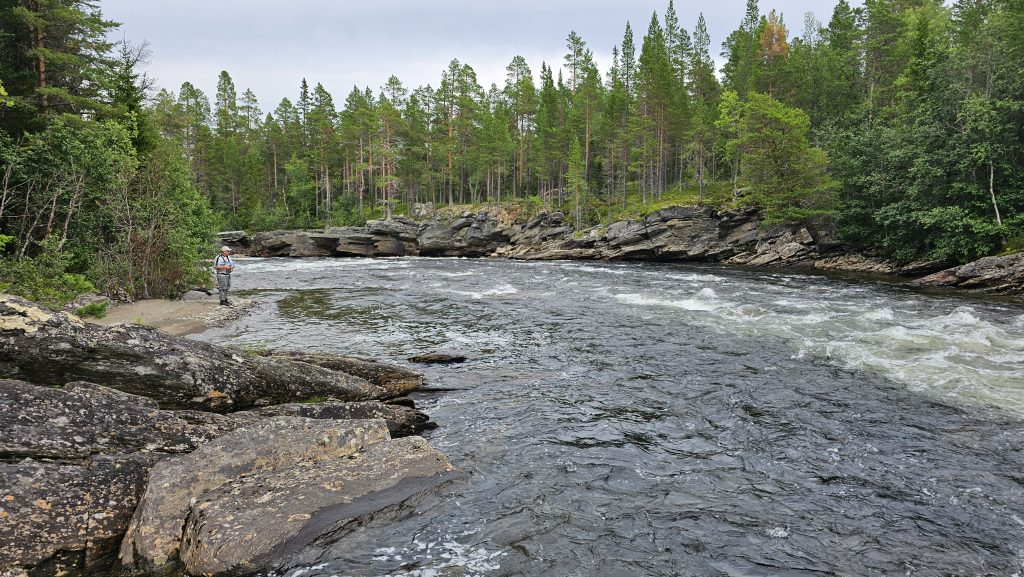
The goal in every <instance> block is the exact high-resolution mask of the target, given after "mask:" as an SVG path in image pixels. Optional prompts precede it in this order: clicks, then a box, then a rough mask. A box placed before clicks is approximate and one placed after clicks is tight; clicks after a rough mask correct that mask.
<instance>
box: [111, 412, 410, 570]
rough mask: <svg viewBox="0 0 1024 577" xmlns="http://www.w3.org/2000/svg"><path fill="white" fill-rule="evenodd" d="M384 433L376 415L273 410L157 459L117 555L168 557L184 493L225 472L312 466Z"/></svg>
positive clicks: (183, 511)
mask: <svg viewBox="0 0 1024 577" xmlns="http://www.w3.org/2000/svg"><path fill="white" fill-rule="evenodd" d="M389 438H390V437H389V436H388V430H387V426H386V425H385V423H384V422H383V421H354V422H353V421H350V422H334V421H321V420H314V419H305V418H301V417H274V418H271V419H269V420H266V421H263V422H260V423H257V424H255V425H252V426H251V427H246V428H244V429H239V430H237V431H233V432H231V433H228V434H226V435H224V436H222V437H220V438H218V439H216V440H214V441H211V442H209V443H207V444H205V445H203V446H202V447H200V448H199V449H197V450H196V451H194V452H192V453H189V454H187V455H181V456H179V457H176V458H169V459H165V460H163V461H161V462H159V463H157V464H156V466H154V467H153V469H152V471H150V474H149V488H148V489H147V490H146V494H145V496H144V497H143V499H142V502H141V503H140V504H139V507H138V509H137V510H136V511H135V515H134V516H133V517H132V521H131V525H130V526H129V527H128V531H127V534H126V535H125V537H124V540H123V541H122V543H121V554H120V558H121V562H122V563H123V564H124V565H126V566H129V567H132V568H135V569H142V570H157V569H161V568H165V567H167V566H168V565H170V564H173V563H175V562H176V561H177V553H178V550H179V548H180V546H181V538H182V526H183V524H184V522H185V518H186V516H187V514H188V512H189V507H190V504H191V503H192V501H193V500H194V499H197V498H199V497H200V496H202V495H203V494H205V493H207V492H209V491H212V490H214V489H217V488H218V487H220V486H222V485H224V484H225V483H227V482H228V481H230V480H232V479H235V478H237V477H239V476H241V475H246V474H252V473H254V472H258V471H267V470H274V469H282V468H288V467H290V466H292V465H295V464H298V463H305V464H306V465H308V466H312V465H314V464H316V463H318V462H320V461H325V460H330V459H336V458H339V457H345V456H348V455H352V454H354V453H356V452H358V451H359V450H360V449H362V448H363V447H364V446H365V445H368V444H372V443H376V442H380V441H383V440H386V439H389ZM253 529H256V528H255V527H254V528H253Z"/></svg>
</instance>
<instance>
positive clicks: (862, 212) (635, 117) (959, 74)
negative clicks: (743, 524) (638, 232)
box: [0, 0, 1024, 303]
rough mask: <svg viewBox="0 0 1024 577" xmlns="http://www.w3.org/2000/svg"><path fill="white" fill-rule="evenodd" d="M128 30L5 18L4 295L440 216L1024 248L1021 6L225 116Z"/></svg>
mask: <svg viewBox="0 0 1024 577" xmlns="http://www.w3.org/2000/svg"><path fill="white" fill-rule="evenodd" d="M118 26H119V24H118V23H115V22H111V21H108V20H105V19H104V17H103V15H102V13H101V10H100V7H99V4H98V3H97V2H94V1H91V0H0V30H2V35H0V82H2V84H0V158H2V159H3V160H2V165H0V171H2V172H0V178H2V181H0V187H2V198H0V245H2V246H3V251H4V254H3V257H2V259H0V290H4V291H7V292H15V293H18V294H22V295H24V296H27V297H29V298H34V299H36V300H41V301H43V302H47V303H63V302H67V301H68V300H70V299H71V298H73V295H74V294H77V293H79V292H83V291H84V290H89V289H93V288H95V289H98V290H100V291H101V292H103V293H105V294H108V295H111V296H115V297H124V298H136V297H148V296H153V297H161V296H173V295H175V294H177V293H180V292H181V291H182V290H185V289H186V288H187V287H190V286H195V285H196V284H197V283H199V284H202V283H203V282H204V280H205V279H204V277H205V276H206V275H207V272H206V271H205V270H204V269H203V268H202V267H199V266H197V263H198V262H199V261H200V260H201V259H202V258H203V257H204V256H208V255H207V254H205V253H207V252H208V251H209V250H210V247H211V242H212V238H213V233H214V232H215V231H216V230H218V229H220V230H224V229H245V230H248V231H261V230H272V229H279V228H316V227H323V226H337V225H358V224H362V223H364V222H365V221H366V220H368V219H373V218H380V217H382V216H383V215H389V214H409V213H410V211H411V210H412V208H413V206H414V205H416V204H418V203H432V204H433V205H434V206H435V207H438V208H440V207H443V206H466V205H474V206H487V207H493V208H495V209H505V210H510V211H522V210H533V211H537V210H543V209H547V210H561V211H563V212H564V213H565V214H566V215H567V220H568V221H569V222H571V223H573V224H574V225H575V226H576V228H577V229H581V228H584V227H588V226H594V225H598V224H602V223H610V222H612V221H615V220H621V219H624V218H633V217H636V216H639V215H643V214H645V213H647V212H650V211H653V210H656V209H658V208H661V207H664V206H668V205H673V204H674V205H698V204H699V205H710V206H713V207H715V208H719V209H724V208H732V207H737V206H755V207H757V208H758V209H759V210H760V211H761V215H762V220H763V222H766V223H800V222H808V223H811V222H813V223H814V224H815V226H818V227H827V228H829V229H830V230H832V231H834V233H835V234H836V235H838V237H839V238H841V239H842V241H843V242H844V244H845V245H846V246H848V247H849V248H850V249H851V250H859V251H864V252H869V253H873V254H878V255H881V256H884V257H887V258H891V259H894V260H897V261H912V260H917V259H929V260H938V261H948V262H966V261H968V260H971V259H974V258H977V257H980V256H985V255H990V254H997V253H1000V252H1003V251H1013V250H1021V249H1022V248H1024V168H1022V167H1024V0H955V1H953V2H952V3H945V2H942V1H941V0H865V1H864V3H863V5H862V6H856V7H854V6H851V5H850V4H849V3H847V1H846V0H840V1H839V2H838V4H836V5H835V7H834V9H833V10H832V13H831V14H830V15H828V20H827V21H824V20H821V21H819V20H818V19H817V18H816V17H815V15H813V14H810V13H808V14H807V15H804V16H803V18H802V22H801V23H800V31H799V32H795V31H793V30H791V28H790V24H787V22H786V21H785V19H784V18H783V15H782V14H780V13H778V12H777V11H775V10H768V11H767V12H765V11H763V10H762V9H761V7H760V6H759V5H758V2H757V0H748V2H747V5H746V12H745V16H744V18H743V19H742V21H741V22H739V23H738V26H737V27H736V29H735V30H734V31H733V32H732V33H731V34H729V35H728V37H727V38H726V40H725V41H724V42H723V43H722V45H721V46H720V47H713V46H712V43H711V40H710V37H709V35H708V32H707V27H706V23H705V21H704V18H703V16H700V17H698V18H697V21H696V22H690V23H684V22H680V21H679V17H678V15H677V12H676V10H675V7H674V5H673V3H672V1H671V0H669V2H668V4H667V6H666V9H665V10H664V12H663V14H661V15H659V14H657V13H655V14H652V16H651V18H650V20H649V22H648V23H647V26H646V30H643V29H639V28H638V29H637V30H636V31H634V29H633V27H632V26H631V25H630V23H624V28H623V35H622V41H621V43H620V44H619V45H617V46H615V47H614V48H613V60H612V63H611V65H610V66H608V67H607V69H606V70H600V69H599V68H598V65H597V63H596V61H595V58H594V56H593V52H592V49H591V48H590V47H589V46H588V44H587V42H586V41H585V40H584V39H583V38H581V37H580V36H579V35H578V34H576V33H575V32H571V31H570V32H569V33H568V36H567V39H566V44H565V56H564V58H563V60H562V61H561V62H550V63H547V62H541V63H539V68H535V67H536V65H537V63H533V64H532V65H531V63H528V62H527V61H526V59H524V58H523V57H521V56H512V57H511V58H510V62H509V64H508V66H507V68H506V75H505V78H506V79H505V82H504V85H503V86H498V85H495V84H492V85H491V86H489V87H483V86H481V85H480V84H479V82H478V81H477V75H476V72H475V71H474V70H473V68H472V67H471V66H470V65H469V64H467V63H465V62H462V61H460V60H458V59H453V60H451V62H450V63H449V65H448V66H447V67H446V68H445V69H443V70H439V71H438V73H439V77H438V80H437V85H436V87H435V86H431V85H426V86H418V87H408V86H405V85H404V84H403V83H402V81H401V80H400V79H399V78H397V77H395V76H391V77H390V78H387V79H386V80H384V79H382V81H383V85H382V86H380V87H379V88H376V89H375V88H372V87H353V88H352V89H351V91H350V92H349V93H348V94H345V95H344V97H343V100H340V99H339V100H336V99H335V97H334V96H333V95H332V94H330V93H329V92H328V91H327V90H326V89H325V88H324V86H323V85H322V84H320V83H316V82H315V79H312V80H313V82H312V83H311V82H307V81H306V80H303V81H302V83H301V85H300V86H297V87H296V94H295V97H294V99H288V98H285V99H282V100H281V102H280V103H279V104H278V105H277V106H276V107H275V108H274V109H273V110H268V111H264V110H261V109H260V105H259V102H258V99H257V96H256V95H255V94H254V93H253V92H252V91H251V90H244V91H241V94H239V92H240V91H239V89H238V88H237V87H236V86H235V84H234V82H233V80H232V78H231V75H230V73H229V72H228V71H223V72H221V73H220V76H219V78H218V81H217V89H216V94H213V95H212V98H211V96H208V95H206V94H204V93H203V92H202V91H200V90H198V89H197V88H196V87H195V86H194V85H193V84H192V83H190V82H185V83H184V84H182V86H180V87H179V88H178V89H177V91H171V90H168V89H166V88H160V89H157V87H154V86H153V85H152V82H151V81H150V79H149V78H148V76H147V74H146V71H145V66H146V64H147V62H148V61H149V59H150V58H159V55H152V54H150V51H149V49H148V47H147V46H146V45H145V44H143V45H131V44H129V43H126V42H119V43H118V42H112V41H110V40H109V38H110V36H111V32H112V31H113V30H116V29H117V28H118ZM716 51H717V52H718V58H717V59H716V58H715V57H713V52H716ZM342 56H343V55H342ZM343 61H344V59H343V58H340V59H339V62H343ZM716 62H719V63H721V66H717V65H716ZM311 84H312V85H311Z"/></svg>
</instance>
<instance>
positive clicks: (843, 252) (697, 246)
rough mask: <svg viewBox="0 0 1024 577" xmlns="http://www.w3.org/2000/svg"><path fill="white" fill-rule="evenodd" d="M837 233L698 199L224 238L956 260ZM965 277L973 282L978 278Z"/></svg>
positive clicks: (264, 242)
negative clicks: (606, 214)
mask: <svg viewBox="0 0 1024 577" xmlns="http://www.w3.org/2000/svg"><path fill="white" fill-rule="evenodd" d="M834 236H835V235H834V232H833V231H831V230H830V228H829V227H827V226H822V227H819V226H817V225H814V224H809V225H775V226H766V225H763V224H762V223H761V222H760V215H759V214H758V212H757V210H755V209H752V208H746V209H737V210H731V211H716V210H714V209H712V208H709V207H695V206H676V207H669V208H665V209H662V210H659V211H656V212H654V213H651V214H650V215H648V216H646V217H645V218H643V219H637V220H625V221H619V222H615V223H612V224H609V225H601V226H596V227H592V228H589V229H584V230H575V229H574V228H573V227H572V226H571V225H570V224H568V223H567V222H565V215H564V214H563V213H561V212H558V211H555V212H546V213H541V214H539V215H537V216H535V217H533V218H530V219H529V220H526V221H514V222H510V221H508V220H507V219H506V218H505V217H504V216H503V215H501V214H499V213H498V212H494V211H487V210H484V211H479V212H465V213H463V214H462V215H461V216H456V217H452V218H449V219H447V220H437V219H436V218H435V220H430V221H425V222H420V221H415V220H411V219H407V218H404V217H397V218H393V219H391V220H382V221H371V222H369V223H367V224H366V226H363V227H332V228H325V229H321V230H278V231H272V232H265V233H259V234H256V235H255V236H252V237H249V236H248V235H246V234H245V233H243V232H241V231H229V232H225V233H222V239H223V240H224V242H225V243H227V244H229V245H231V246H234V247H236V248H237V249H238V250H239V251H240V252H243V253H246V254H250V255H253V256H291V257H305V256H320V257H346V256H349V257H351V256H365V257H388V256H448V257H494V258H509V259H518V260H632V261H662V262H665V261H668V262H707V263H727V264H736V265H743V266H751V267H768V268H780V267H801V268H808V269H818V270H822V271H835V272H847V273H858V274H882V275H894V276H903V277H921V276H924V275H929V274H932V273H936V272H938V271H942V270H943V269H946V268H947V267H949V266H950V264H951V263H948V262H945V263H944V262H935V261H919V262H911V263H897V262H893V261H889V260H885V259H882V258H878V257H872V256H867V255H862V254H857V253H854V252H850V251H849V250H847V249H845V248H844V247H843V246H842V245H841V243H840V242H838V241H837V239H836V238H834ZM962 282H967V283H968V285H967V287H968V288H970V286H971V285H970V282H975V281H969V280H964V281H962ZM977 282H980V281H977ZM1007 282H1011V283H1015V284H1013V287H1014V288H1013V289H1012V290H1016V291H1018V292H1019V291H1020V290H1022V287H1024V283H1022V282H1021V280H1020V279H1019V278H1016V277H1014V278H1012V279H1009V280H1008V281H1007ZM994 290H995V289H993V291H994ZM999 290H1000V291H1001V292H1003V293H1005V294H1010V292H1011V290H1010V289H999Z"/></svg>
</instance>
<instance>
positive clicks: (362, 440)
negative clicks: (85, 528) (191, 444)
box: [120, 417, 453, 575]
mask: <svg viewBox="0 0 1024 577" xmlns="http://www.w3.org/2000/svg"><path fill="white" fill-rule="evenodd" d="M452 471H453V468H452V466H451V464H450V463H449V462H448V461H447V459H445V457H444V456H443V455H441V454H440V453H438V452H437V451H436V450H434V449H433V448H431V447H430V446H429V445H428V444H427V443H426V441H424V440H423V439H422V438H420V437H413V436H410V437H404V438H401V439H395V440H392V439H391V437H390V435H389V433H388V429H387V425H386V424H385V423H384V421H382V420H362V421H360V420H353V421H325V420H314V419H306V418H301V417H273V418H270V419H267V420H263V421H260V422H258V423H256V424H253V425H251V426H249V427H245V428H243V429H239V430H236V431H234V432H231V433H228V434H225V435H224V436H222V437H220V438H218V439H216V440H213V441H210V442H209V443H207V444H205V445H203V446H202V447H200V448H199V449H197V450H196V451H194V452H193V453H190V454H187V455H178V456H174V457H169V458H167V459H164V460H162V461H160V462H159V463H157V464H156V465H155V466H154V467H153V469H152V470H151V472H150V476H149V486H148V487H147V489H146V492H145V495H144V496H143V498H142V501H141V503H140V504H139V507H138V509H137V510H136V511H135V514H134V516H133V517H132V519H131V524H130V526H129V528H128V531H127V534H126V535H125V538H124V540H123V541H122V544H121V550H120V559H121V562H122V564H123V566H124V567H125V568H127V569H129V570H141V571H162V570H168V569H171V568H173V567H174V566H176V565H177V563H178V561H179V560H180V561H182V562H184V566H185V569H186V571H187V573H189V574H195V575H221V574H238V573H249V572H253V571H258V570H270V569H274V568H277V566H278V565H277V564H278V563H281V562H283V561H284V560H285V558H286V557H288V556H289V555H290V554H292V553H293V552H296V551H298V550H301V549H303V548H305V547H306V546H308V545H309V544H310V543H312V542H313V541H317V540H320V539H322V538H323V536H324V535H328V534H329V535H331V538H337V537H338V536H339V534H340V533H339V532H340V531H342V530H343V529H344V527H345V525H346V524H347V523H349V522H351V521H353V520H356V519H359V518H363V517H365V516H367V515H372V514H373V513H374V512H375V511H378V510H381V509H386V508H390V507H392V506H394V505H396V504H399V503H401V502H403V501H404V500H406V499H408V498H409V497H411V496H414V495H418V494H420V493H422V492H423V491H425V490H426V489H429V488H432V487H435V486H437V485H438V484H439V483H441V482H443V481H445V480H447V479H449V478H451V476H452V474H453V473H452Z"/></svg>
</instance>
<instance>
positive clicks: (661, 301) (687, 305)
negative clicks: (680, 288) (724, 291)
mask: <svg viewBox="0 0 1024 577" xmlns="http://www.w3.org/2000/svg"><path fill="white" fill-rule="evenodd" d="M614 296H615V298H616V299H617V300H618V301H619V302H621V303H623V304H627V305H638V306H656V307H670V308H676V309H683V310H687V311H713V310H715V309H718V308H720V307H722V306H724V304H723V303H722V302H721V301H720V300H719V299H718V295H717V294H715V291H714V290H712V289H709V288H703V289H701V290H699V291H697V293H696V294H695V295H693V297H691V298H683V299H666V298H659V297H652V296H648V295H645V294H639V293H624V294H616V295H614Z"/></svg>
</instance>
